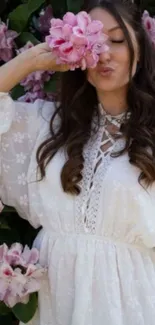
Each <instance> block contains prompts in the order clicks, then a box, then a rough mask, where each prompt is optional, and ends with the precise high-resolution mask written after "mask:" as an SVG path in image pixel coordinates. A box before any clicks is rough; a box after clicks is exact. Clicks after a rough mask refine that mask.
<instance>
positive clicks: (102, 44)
mask: <svg viewBox="0 0 155 325" xmlns="http://www.w3.org/2000/svg"><path fill="white" fill-rule="evenodd" d="M106 41H107V36H106V35H105V34H104V33H103V24H102V23H101V22H100V21H96V20H93V21H92V20H91V18H90V16H89V15H88V14H87V13H86V12H84V11H82V12H79V13H78V14H77V15H74V14H73V13H71V12H68V13H66V15H65V16H64V17H63V20H61V19H55V18H53V19H52V20H51V28H50V35H48V36H47V37H46V42H47V44H48V45H49V47H50V48H51V49H52V52H53V53H54V54H55V57H56V58H57V63H58V64H60V63H67V64H69V65H70V68H71V69H72V70H74V69H75V68H82V69H83V70H84V69H86V68H87V67H91V68H93V67H95V66H96V64H97V62H98V60H99V54H100V53H102V52H104V51H107V50H108V46H107V45H106Z"/></svg>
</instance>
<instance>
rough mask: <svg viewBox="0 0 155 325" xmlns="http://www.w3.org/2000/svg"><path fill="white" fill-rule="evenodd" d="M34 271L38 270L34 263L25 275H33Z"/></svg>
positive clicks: (29, 266)
mask: <svg viewBox="0 0 155 325" xmlns="http://www.w3.org/2000/svg"><path fill="white" fill-rule="evenodd" d="M34 271H36V266H35V265H34V264H29V265H28V268H27V271H26V274H25V276H31V275H32V274H33V272H34Z"/></svg>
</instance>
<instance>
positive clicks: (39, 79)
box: [17, 42, 54, 102]
mask: <svg viewBox="0 0 155 325" xmlns="http://www.w3.org/2000/svg"><path fill="white" fill-rule="evenodd" d="M33 46H34V45H33V44H32V43H31V42H28V43H27V44H26V45H25V46H24V47H22V48H21V49H19V50H18V51H17V53H18V54H19V53H22V52H23V51H25V50H27V49H29V48H31V47H33ZM53 73H54V72H52V71H36V72H32V73H31V74H29V75H28V76H27V77H26V78H24V79H23V80H22V81H21V82H20V84H21V85H22V86H23V87H24V90H25V92H26V94H25V95H24V96H22V97H20V98H19V101H25V102H34V101H35V100H36V99H37V98H40V99H46V98H47V94H46V93H45V91H44V84H45V82H47V81H49V80H50V78H51V76H52V75H53Z"/></svg>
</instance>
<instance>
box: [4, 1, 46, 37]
mask: <svg viewBox="0 0 155 325" xmlns="http://www.w3.org/2000/svg"><path fill="white" fill-rule="evenodd" d="M44 2H45V1H44V0H37V1H34V0H29V1H28V2H27V3H25V4H21V5H19V6H18V7H17V8H16V9H15V10H14V11H12V12H11V13H10V14H9V22H10V27H11V28H12V29H14V30H15V31H17V32H19V33H20V32H23V30H24V29H25V28H26V26H27V24H28V21H29V19H30V17H31V15H32V14H33V13H34V12H35V11H37V10H38V9H39V8H40V7H41V6H42V5H43V4H44Z"/></svg>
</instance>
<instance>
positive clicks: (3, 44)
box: [0, 21, 18, 62]
mask: <svg viewBox="0 0 155 325" xmlns="http://www.w3.org/2000/svg"><path fill="white" fill-rule="evenodd" d="M17 36H18V34H17V33H16V32H15V31H12V30H9V29H8V26H7V25H6V24H5V23H3V22H2V21H0V61H4V62H7V61H9V60H11V58H12V57H13V48H14V47H15V43H14V39H15V38H16V37H17Z"/></svg>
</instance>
